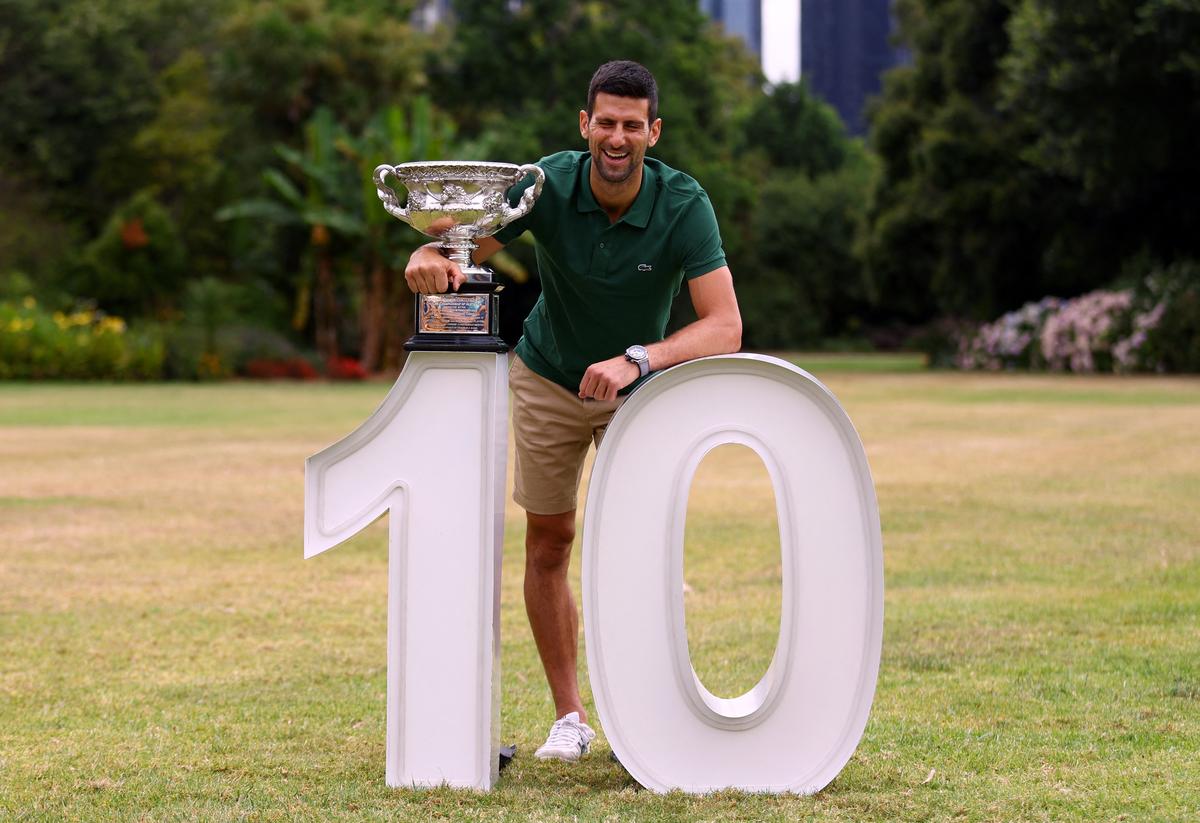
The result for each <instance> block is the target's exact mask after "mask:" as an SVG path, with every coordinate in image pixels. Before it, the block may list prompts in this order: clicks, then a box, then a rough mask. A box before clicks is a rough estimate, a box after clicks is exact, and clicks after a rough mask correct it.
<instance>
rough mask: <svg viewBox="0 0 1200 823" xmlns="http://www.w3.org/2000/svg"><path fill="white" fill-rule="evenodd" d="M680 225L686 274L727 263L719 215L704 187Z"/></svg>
mask: <svg viewBox="0 0 1200 823" xmlns="http://www.w3.org/2000/svg"><path fill="white" fill-rule="evenodd" d="M680 229H681V231H680V232H679V237H680V240H681V247H680V251H681V262H682V268H683V276H684V277H685V278H687V279H688V280H691V279H693V278H696V277H699V276H700V275H702V274H708V273H709V272H710V271H712V270H713V269H719V268H721V266H724V265H725V249H724V248H723V247H722V245H721V231H720V229H719V228H717V215H716V213H715V212H713V207H712V203H711V202H709V199H708V195H707V194H706V193H704V192H703V191H702V192H700V196H699V197H697V198H696V199H695V201H693V203H692V206H691V207H690V208H689V209H688V212H687V214H686V215H685V216H684V218H683V225H682V226H680Z"/></svg>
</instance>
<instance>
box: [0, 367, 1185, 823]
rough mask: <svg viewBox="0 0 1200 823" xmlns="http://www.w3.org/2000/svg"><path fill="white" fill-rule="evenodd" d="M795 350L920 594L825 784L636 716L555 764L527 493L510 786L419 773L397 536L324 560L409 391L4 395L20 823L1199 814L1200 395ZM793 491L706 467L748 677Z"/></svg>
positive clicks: (65, 388) (7, 644)
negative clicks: (716, 784) (678, 787)
mask: <svg viewBox="0 0 1200 823" xmlns="http://www.w3.org/2000/svg"><path fill="white" fill-rule="evenodd" d="M795 359H796V360H797V362H799V363H800V364H801V365H802V366H804V367H805V368H808V369H809V370H810V371H813V372H814V373H816V374H817V375H818V376H819V377H821V378H822V379H823V380H825V382H826V383H827V385H829V387H830V388H831V389H832V390H833V391H834V392H835V393H836V394H837V395H838V397H839V398H840V399H841V400H842V402H843V404H844V405H845V406H846V408H847V410H848V412H849V413H850V415H851V418H852V419H853V420H854V422H855V425H856V426H857V427H858V430H859V432H860V434H861V435H862V438H863V440H864V442H865V444H866V448H867V453H868V456H869V457H870V460H871V466H872V470H873V473H874V477H875V482H876V485H877V489H878V493H879V503H880V511H881V515H882V520H883V531H884V554H885V571H886V581H887V591H886V613H885V635H884V650H883V665H882V668H881V673H880V680H879V687H878V690H877V692H876V697H875V703H874V706H873V708H872V713H871V718H870V722H869V723H868V726H867V729H866V733H865V735H864V737H863V740H862V743H861V744H860V746H859V748H858V750H857V752H856V754H855V755H854V757H853V758H852V759H851V761H850V762H849V764H848V765H847V766H846V768H845V769H844V770H843V772H842V773H841V775H840V776H839V777H838V778H837V779H836V780H835V781H834V782H833V783H832V784H831V785H830V786H829V787H828V788H826V789H825V790H824V791H823V792H821V793H820V794H818V795H817V796H815V797H761V796H751V795H744V794H739V793H736V792H723V793H719V794H716V795H712V796H707V797H697V798H694V797H687V796H684V795H680V794H672V795H667V796H657V795H654V794H651V793H649V792H646V791H643V790H641V789H639V788H638V787H637V786H636V784H635V783H634V782H633V781H632V779H630V778H629V777H628V776H627V775H626V774H625V773H624V772H623V771H622V770H621V769H620V767H619V766H617V765H616V764H615V763H613V762H612V761H611V760H610V759H609V757H608V751H609V749H608V745H607V743H606V742H605V741H604V739H603V735H601V738H600V739H599V740H598V741H597V743H598V745H597V746H596V747H595V749H594V753H593V754H592V755H590V756H589V757H588V758H587V759H585V760H584V761H583V762H582V763H581V764H579V765H577V766H574V767H571V766H567V765H564V764H559V763H542V762H539V761H537V760H535V759H534V758H533V757H532V755H531V753H532V751H533V749H534V748H536V746H537V745H538V744H539V743H540V742H541V739H542V738H543V736H544V735H545V731H546V728H547V726H548V724H549V721H550V720H552V714H553V711H552V707H551V704H550V701H549V696H548V693H547V690H546V688H545V685H544V681H543V679H542V675H541V670H540V667H539V665H538V662H537V657H536V653H535V651H534V649H533V644H532V639H531V637H530V635H529V629H528V627H527V625H526V622H525V616H524V608H523V605H522V603H521V598H520V586H521V577H520V573H521V554H522V549H521V545H522V539H523V519H522V518H521V516H520V512H519V510H517V509H516V508H515V507H513V506H512V505H511V504H510V507H509V510H508V517H507V531H506V539H505V564H506V566H505V567H506V573H505V577H504V583H503V594H502V599H503V606H502V620H503V628H502V631H503V643H504V645H503V672H504V680H503V690H504V691H503V706H502V723H503V738H504V739H505V740H506V741H514V742H516V743H517V745H518V746H519V750H520V753H519V755H518V757H517V760H516V761H515V762H514V763H513V765H512V766H511V767H510V768H509V769H508V770H506V771H505V772H504V774H503V776H502V778H501V781H500V785H499V787H498V788H497V789H496V790H495V791H494V792H492V793H490V794H488V795H479V794H475V793H471V792H457V791H451V790H445V789H439V790H431V791H406V790H392V789H388V788H386V787H385V786H384V782H383V768H384V680H385V670H386V659H385V649H384V635H385V609H386V592H385V582H386V581H385V569H386V562H387V561H386V549H385V545H386V529H385V527H384V525H383V524H382V523H377V524H375V525H374V526H372V527H371V528H370V529H368V530H367V531H366V532H364V533H363V534H361V535H359V536H358V537H356V538H355V539H353V540H352V541H350V542H349V543H347V544H345V545H343V546H341V547H339V548H337V549H335V550H333V551H331V552H329V553H327V554H325V555H322V556H320V557H319V558H315V559H313V560H311V561H304V560H302V559H301V558H302V547H301V542H302V541H301V528H302V518H301V514H302V504H303V500H302V498H303V462H304V458H305V457H306V456H307V455H309V454H312V453H313V452H315V451H317V450H319V449H321V448H322V447H324V446H326V445H328V444H329V443H330V442H332V441H334V440H336V439H338V438H340V437H341V436H343V435H344V434H346V433H347V432H349V431H350V430H351V429H352V428H353V427H354V426H356V425H357V424H358V423H359V422H360V421H361V420H362V419H363V418H364V417H366V416H367V415H368V414H369V413H370V412H371V411H372V410H373V409H374V408H375V406H376V405H377V404H378V403H379V401H380V400H381V399H382V398H383V395H384V394H385V393H386V391H387V389H388V386H387V385H386V384H381V383H370V384H361V385H323V384H231V385H161V386H157V385H156V386H78V385H3V384H0V820H3V821H9V820H45V821H59V820H83V821H96V820H113V821H118V820H119V821H126V820H142V819H145V820H204V821H226V820H229V821H232V820H322V821H323V820H331V819H338V820H343V819H345V820H430V819H442V818H448V819H462V820H539V821H559V820H562V821H567V820H581V821H592V820H675V819H680V820H780V821H782V820H797V819H819V820H847V821H851V820H853V821H862V820H914V821H915V820H959V819H962V820H996V821H1007V820H1080V821H1098V820H1105V821H1107V820H1131V821H1134V820H1137V821H1140V820H1180V821H1183V820H1195V819H1197V818H1200V381H1198V380H1196V379H1165V378H1136V379H1122V378H1078V377H1048V376H1018V375H961V374H931V373H928V372H922V371H916V370H912V369H908V368H907V367H906V366H901V367H899V368H879V367H868V366H869V364H866V365H864V364H857V365H855V366H853V367H850V368H843V367H840V366H839V364H838V363H837V362H827V361H823V360H820V359H819V358H816V359H806V356H803V355H800V356H797V357H796V358H795ZM834 360H837V358H834ZM878 365H879V364H876V366H878ZM841 366H845V364H844V363H842V364H841ZM448 419H451V420H452V419H454V418H453V416H451V417H449V418H448ZM447 435H448V436H452V431H450V430H448V431H447ZM731 489H732V490H733V493H731ZM731 501H734V502H731ZM772 505H773V504H772V503H771V502H770V497H769V488H768V485H767V479H766V474H765V471H764V470H763V469H762V468H761V464H759V463H757V462H756V460H755V459H753V458H751V457H749V456H748V455H747V454H746V453H744V451H743V450H741V449H740V448H738V447H726V448H723V449H721V450H718V452H716V453H714V455H713V456H712V457H710V458H708V459H707V460H706V462H705V463H704V464H703V465H702V467H701V470H700V472H699V475H698V481H697V485H696V487H695V488H694V489H693V496H692V499H691V501H690V504H689V520H688V527H687V548H686V558H685V575H686V578H687V581H688V584H689V586H690V588H691V592H690V593H689V594H688V595H687V597H686V608H687V616H688V630H689V638H690V642H691V645H692V650H693V657H694V660H695V665H696V668H697V671H698V672H699V673H700V675H701V677H702V678H703V679H704V681H705V682H706V684H707V685H708V686H709V687H710V688H711V689H712V690H713V691H715V692H717V693H718V694H733V693H736V692H737V691H739V690H741V689H744V688H746V687H747V686H749V685H750V684H752V683H753V682H754V681H755V680H756V679H757V677H758V676H759V674H760V673H761V672H762V670H763V669H764V668H765V665H766V661H767V660H768V659H769V656H770V653H771V650H772V647H773V642H774V625H775V624H776V622H777V620H778V609H779V600H778V597H779V594H778V585H779V570H778V539H777V536H776V535H775V534H774V533H773V529H774V520H773V518H774V515H773V511H772ZM575 567H576V569H577V568H578V563H577V561H576V564H575ZM575 583H576V585H578V577H577V576H576V578H575ZM585 682H586V678H585ZM601 720H602V719H601Z"/></svg>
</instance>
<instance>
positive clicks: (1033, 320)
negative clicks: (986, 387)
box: [956, 289, 1167, 373]
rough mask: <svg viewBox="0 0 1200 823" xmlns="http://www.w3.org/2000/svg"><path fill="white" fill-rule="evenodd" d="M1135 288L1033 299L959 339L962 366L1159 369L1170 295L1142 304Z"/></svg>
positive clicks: (1113, 369)
mask: <svg viewBox="0 0 1200 823" xmlns="http://www.w3.org/2000/svg"><path fill="white" fill-rule="evenodd" d="M1138 303H1139V301H1136V300H1135V296H1134V292H1133V290H1132V289H1123V290H1117V291H1112V290H1099V291H1094V292H1090V293H1089V294H1085V295H1082V296H1080V297H1076V298H1073V299H1071V300H1060V299H1058V298H1055V297H1047V298H1045V299H1043V300H1041V301H1039V302H1037V303H1027V304H1026V305H1024V306H1022V307H1021V308H1020V309H1017V310H1016V311H1013V312H1009V313H1008V314H1006V315H1004V316H1003V317H1001V318H1000V319H998V320H996V321H994V322H992V323H986V324H984V325H982V326H980V327H979V328H978V329H977V330H976V331H975V332H974V333H973V334H969V335H967V336H965V337H963V338H962V339H961V340H960V342H959V350H958V358H957V361H956V362H957V365H958V367H959V368H961V369H990V370H993V371H995V370H999V369H1015V368H1032V369H1037V368H1046V369H1050V370H1051V371H1073V372H1081V373H1090V372H1097V371H1120V372H1131V371H1145V370H1151V371H1152V370H1156V369H1157V368H1158V364H1157V363H1156V362H1154V359H1155V358H1154V356H1153V354H1152V353H1151V352H1152V350H1153V346H1152V345H1150V344H1151V343H1152V340H1153V335H1154V330H1155V329H1156V328H1157V327H1158V326H1159V324H1160V322H1161V321H1162V318H1163V314H1164V312H1165V311H1166V308H1167V306H1166V301H1165V300H1159V301H1157V302H1155V303H1153V304H1152V305H1149V306H1146V305H1140V306H1139V305H1138Z"/></svg>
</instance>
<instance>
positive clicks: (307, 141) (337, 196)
mask: <svg viewBox="0 0 1200 823" xmlns="http://www.w3.org/2000/svg"><path fill="white" fill-rule="evenodd" d="M339 131H340V129H339V128H338V126H337V123H336V122H335V121H334V117H333V113H332V112H331V111H330V110H329V109H327V108H325V107H321V108H318V109H317V110H316V111H315V112H314V113H313V116H312V117H311V118H310V119H309V121H308V123H307V124H306V125H305V127H304V150H303V151H296V150H295V149H292V148H290V147H288V146H284V145H277V146H276V147H275V151H276V153H277V154H278V155H279V156H280V157H281V158H282V159H283V160H284V162H285V163H286V164H287V166H288V168H289V170H290V171H291V172H292V173H293V174H295V175H296V176H298V177H300V178H301V179H302V180H303V184H304V190H303V191H301V189H300V187H299V186H297V185H296V183H294V182H293V181H292V179H291V178H290V177H289V176H288V175H286V174H284V173H283V172H282V171H280V170H279V169H273V168H272V169H267V170H266V171H264V172H263V180H264V181H265V182H266V184H267V186H268V187H269V188H270V189H271V191H272V193H273V194H274V195H275V196H274V198H273V199H252V200H243V201H241V202H239V203H234V204H232V205H230V206H226V207H225V208H223V209H221V210H220V211H218V212H217V219H218V220H235V219H241V218H251V219H257V220H266V221H268V222H270V223H273V224H276V225H281V226H307V227H308V229H309V232H308V234H309V250H310V252H311V255H312V257H311V261H312V273H309V272H306V273H305V274H304V275H303V276H302V278H301V280H300V283H299V286H298V288H297V294H296V309H295V312H294V313H293V318H292V322H293V325H294V326H295V327H296V328H297V330H299V329H302V328H304V326H305V325H307V322H308V304H309V301H310V299H311V301H312V307H313V315H312V316H313V325H314V328H315V334H316V344H317V352H318V353H319V354H320V356H321V357H322V358H323V359H324V360H325V361H326V362H329V361H330V360H332V359H334V358H336V357H337V356H338V336H337V327H338V323H337V319H338V311H337V289H336V285H337V284H336V277H335V272H334V257H333V247H334V244H333V241H334V235H335V233H336V234H339V235H342V236H343V237H346V238H355V237H361V236H362V235H364V234H365V233H366V223H365V222H364V220H363V217H362V216H361V215H360V214H358V213H356V211H357V210H356V208H354V207H347V201H348V200H351V198H350V196H349V194H348V193H349V191H350V190H352V185H353V184H352V182H351V180H350V178H349V177H348V175H347V174H346V171H347V170H346V167H345V165H344V163H343V160H342V158H341V157H340V156H339V152H338V143H339V135H338V132H339ZM356 205H357V204H355V206H356ZM314 274H315V277H314ZM314 280H315V282H314Z"/></svg>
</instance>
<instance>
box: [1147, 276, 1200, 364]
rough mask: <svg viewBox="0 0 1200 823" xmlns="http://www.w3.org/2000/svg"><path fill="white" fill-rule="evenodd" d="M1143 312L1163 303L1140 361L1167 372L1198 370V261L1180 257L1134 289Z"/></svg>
mask: <svg viewBox="0 0 1200 823" xmlns="http://www.w3.org/2000/svg"><path fill="white" fill-rule="evenodd" d="M1137 299H1138V303H1139V304H1140V305H1141V306H1142V307H1143V309H1144V310H1145V311H1146V312H1152V311H1154V307H1156V306H1158V305H1160V304H1161V305H1162V306H1163V310H1162V314H1161V317H1160V318H1159V319H1158V323H1157V325H1156V326H1154V327H1153V328H1151V329H1150V330H1149V331H1148V333H1147V334H1146V343H1145V351H1144V353H1143V355H1142V364H1143V365H1150V366H1153V367H1154V368H1158V369H1161V370H1162V371H1167V372H1188V373H1191V374H1200V263H1197V262H1196V261H1194V260H1183V261H1180V262H1178V263H1175V264H1173V265H1170V266H1163V267H1158V268H1156V269H1155V270H1154V271H1152V272H1151V273H1150V275H1149V276H1148V277H1146V278H1145V280H1143V281H1142V283H1141V285H1140V287H1139V288H1138V290H1137Z"/></svg>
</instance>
